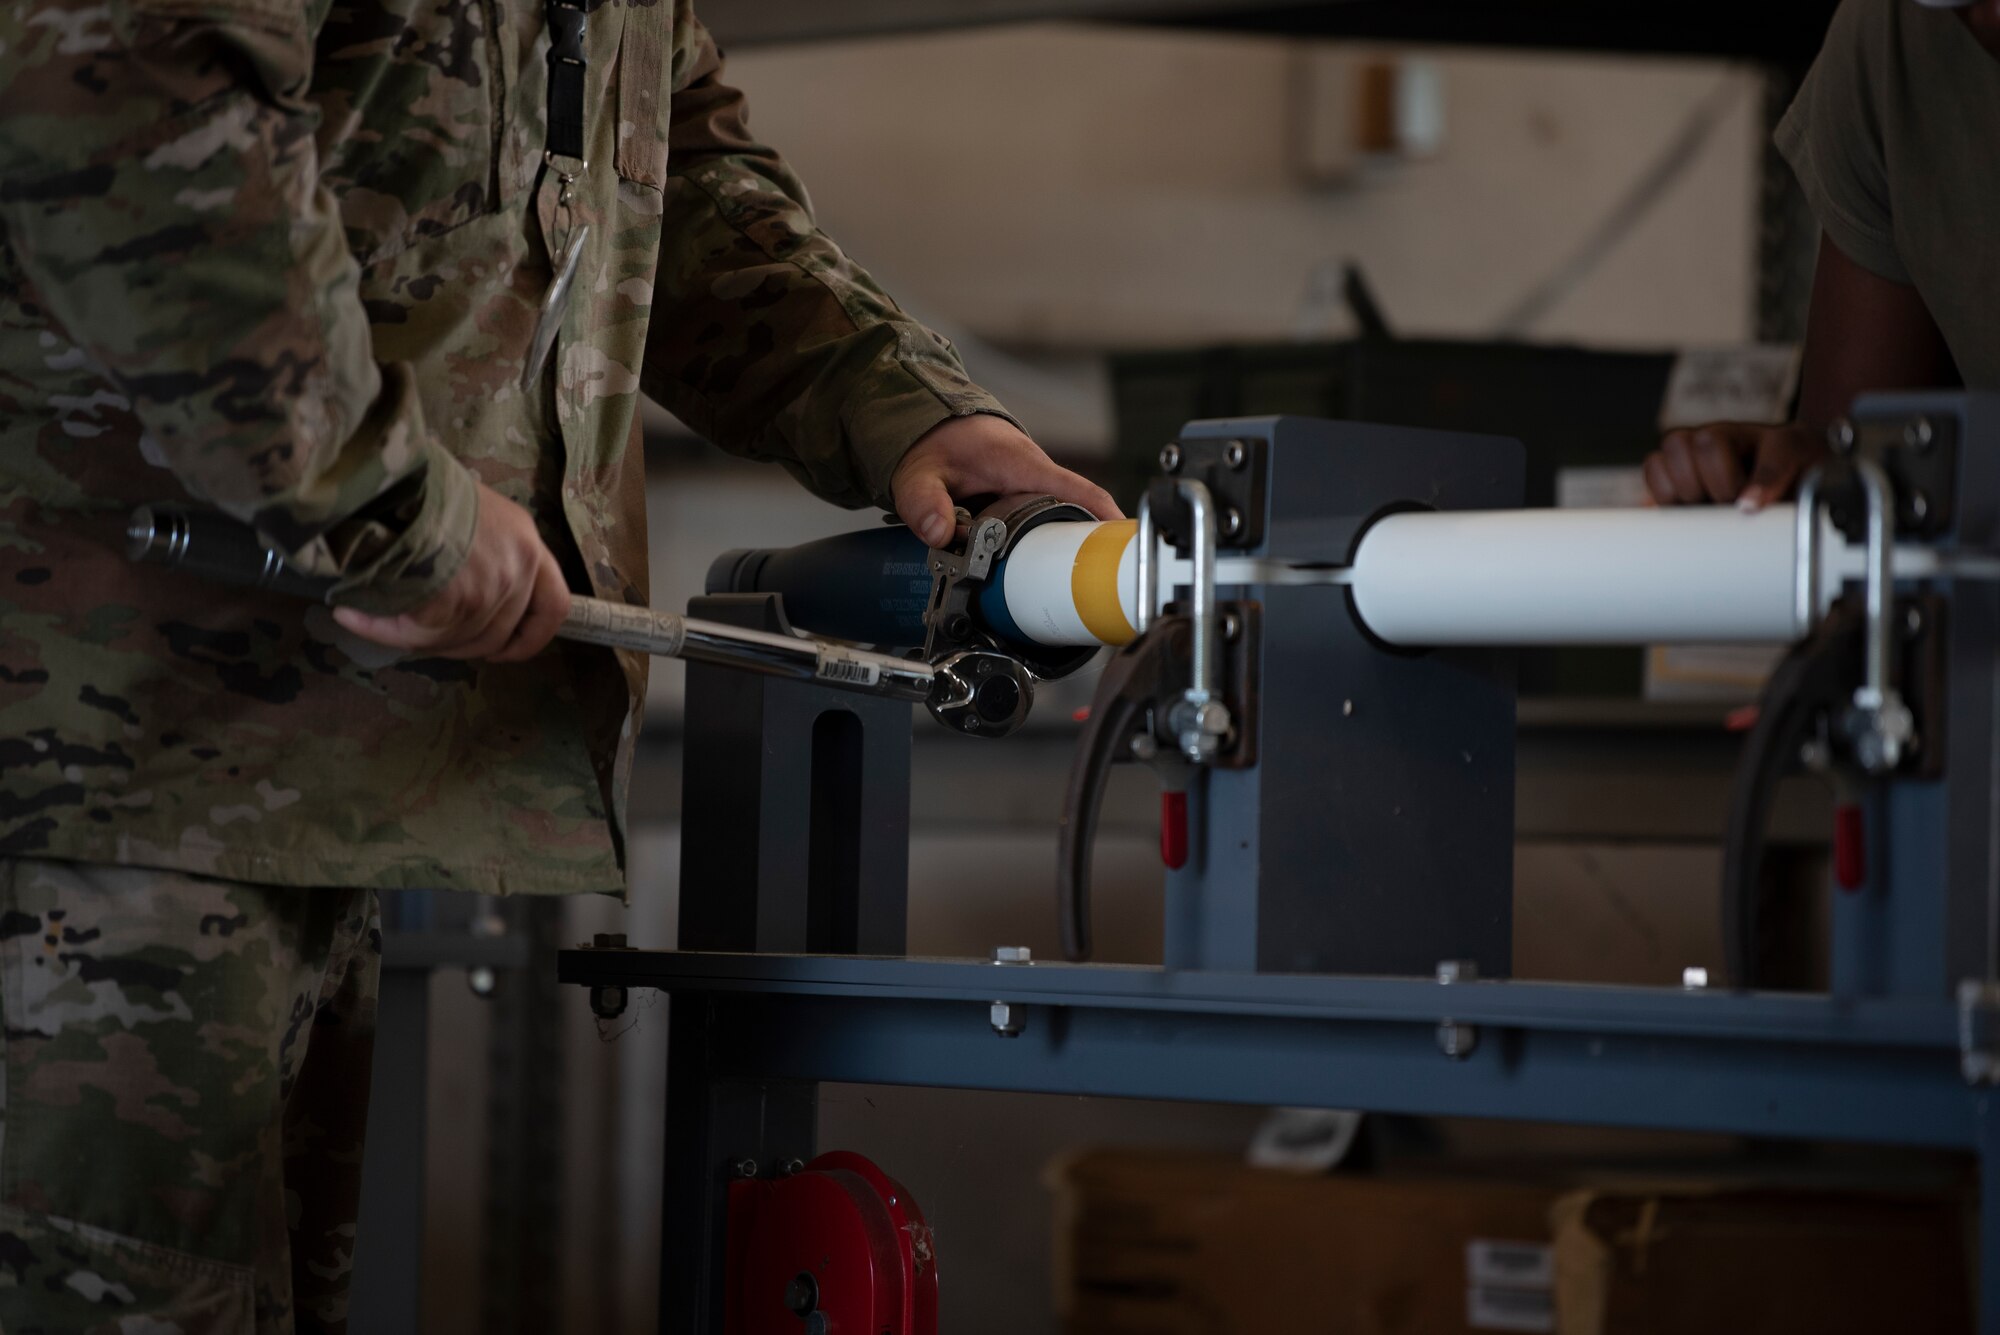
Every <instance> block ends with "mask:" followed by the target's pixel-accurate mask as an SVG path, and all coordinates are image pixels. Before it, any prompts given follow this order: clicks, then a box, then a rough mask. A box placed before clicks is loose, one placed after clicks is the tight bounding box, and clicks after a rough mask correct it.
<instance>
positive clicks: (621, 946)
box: [590, 932, 631, 950]
mask: <svg viewBox="0 0 2000 1335" xmlns="http://www.w3.org/2000/svg"><path fill="white" fill-rule="evenodd" d="M590 944H591V947H592V948H593V949H596V950H630V949H631V947H630V946H628V945H626V944H625V933H623V932H599V933H598V934H597V935H596V936H594V937H592V938H591V941H590Z"/></svg>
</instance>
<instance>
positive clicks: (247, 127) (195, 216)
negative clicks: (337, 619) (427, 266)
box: [0, 0, 478, 612]
mask: <svg viewBox="0 0 2000 1335" xmlns="http://www.w3.org/2000/svg"><path fill="white" fill-rule="evenodd" d="M325 8H326V7H325V5H324V4H316V5H310V6H302V5H297V4H291V3H286V2H285V0H110V3H105V0H29V2H28V3H25V4H17V5H8V6H4V7H0V241H4V243H5V244H7V245H8V246H10V247H11V248H12V249H13V251H14V252H15V255H16V257H17V259H18V261H19V264H20V266H21V269H22V270H23V271H24V272H25V274H26V275H27V279H28V284H29V288H30V291H29V293H28V296H29V299H31V300H33V301H35V302H36V303H37V304H39V305H41V306H42V307H43V308H44V309H45V310H46V311H47V312H48V313H49V314H50V315H51V316H52V317H53V318H54V319H55V320H56V321H57V322H58V323H60V324H61V325H62V326H63V328H64V329H65V330H66V331H67V332H68V333H69V335H70V337H71V338H72V339H73V340H74V341H75V343H76V344H77V346H78V347H79V348H80V349H82V351H83V354H84V355H85V356H87V357H88V358H89V359H91V360H92V361H93V362H95V363H96V364H97V366H98V367H99V368H101V370H102V371H103V373H104V375H105V376H106V378H107V380H108V385H107V388H106V390H105V392H106V393H107V394H110V395H113V396H114V397H116V398H118V399H121V400H123V402H122V403H120V404H118V405H117V406H119V407H126V406H129V408H130V409H131V411H132V412H133V413H135V414H136V415H137V417H138V419H139V421H140V423H141V424H142V426H143V428H144V431H145V435H144V438H143V439H142V441H141V448H142V449H143V450H145V451H146V453H147V457H148V458H149V459H151V460H152V461H153V462H155V463H157V464H161V465H163V466H165V467H166V468H168V469H170V470H171V471H172V472H173V474H174V475H175V476H176V477H177V478H178V479H179V481H180V482H181V484H182V485H183V486H184V487H186V489H187V490H188V491H189V492H191V493H192V494H193V495H195V496H196V497H197V498H200V499H202V500H203V501H205V502H207V503H209V504H212V505H214V506H216V507H218V508H219V509H221V510H224V511H226V512H228V513H230V514H232V515H234V516H236V517H237V518H239V519H242V520H245V521H246V522H250V523H254V524H255V525H256V526H257V528H258V529H259V530H260V531H261V532H262V533H263V534H264V535H265V536H266V538H268V539H269V540H271V541H273V542H275V543H277V544H278V545H280V546H282V547H283V548H284V549H285V550H286V551H288V552H289V553H291V554H292V555H293V556H294V557H295V558H296V559H297V561H298V563H299V564H301V565H303V566H304V567H306V568H307V569H310V570H313V571H315V572H316V573H320V574H325V575H330V576H337V577H338V584H337V585H336V588H335V594H334V596H335V598H336V600H338V601H342V602H346V603H350V604H353V605H355V606H359V607H362V608H365V609H368V610H372V611H383V612H388V611H399V610H403V609H405V608H407V607H409V606H411V605H414V604H415V603H417V602H419V601H421V600H422V599H423V598H425V597H427V596H428V595H429V594H430V593H432V592H434V591H435V590H436V589H437V588H439V587H440V586H442V585H443V584H444V582H445V581H446V580H448V579H449V578H450V577H451V575H452V573H453V572H454V571H455V570H456V569H457V567H458V565H459V563H460V562H461V561H462V560H463V559H464V554H465V552H466V550H467V548H468V547H469V546H470V543H471V539H472V532H473V526H474V523H475V519H476V509H477V503H478V501H477V498H478V492H477V488H476V486H475V484H474V482H473V480H472V476H471V474H470V473H468V472H467V471H466V470H465V469H464V468H463V466H462V465H460V464H458V463H457V462H456V461H455V460H453V459H452V458H451V457H450V456H449V455H448V454H447V453H446V451H445V450H444V449H443V447H442V446H440V445H439V444H438V443H437V442H436V441H435V440H434V439H432V437H431V436H430V435H429V433H428V432H427V431H426V430H425V426H424V421H423V417H422V414H421V412H420V410H419V406H418V401H417V397H416V393H415V387H414V385H413V383H412V378H411V372H410V369H409V368H408V367H407V366H402V365H390V366H380V365H377V364H376V362H375V360H374V356H373V352H372V349H371V346H370V341H369V330H368V320H367V316H366V314H365V313H364V311H363V308H362V304H361V300H360V297H359V295H358V290H357V285H358V279H359V272H358V270H357V268H356V265H355V263H354V260H353V258H352V256H351V255H350V254H349V252H348V248H347V245H346V240H345V234H344V232H343V230H342V226H341V222H340V217H339V213H338V210H337V207H336V205H335V203H334V200H333V197H332V196H331V195H330V194H329V193H328V191H327V190H325V189H324V188H323V187H322V186H321V185H320V184H319V179H318V178H319V164H318V152H317V149H316V146H315V139H314V133H315V130H316V128H317V120H318V117H317V112H316V110H315V108H314V105H313V103H311V102H310V101H309V100H308V99H307V97H306V90H307V88H308V85H309V83H310V80H311V75H312V63H313V55H312V53H313V28H314V24H315V22H316V18H317V17H318V16H323V15H324V13H325ZM309 11H310V12H309Z"/></svg>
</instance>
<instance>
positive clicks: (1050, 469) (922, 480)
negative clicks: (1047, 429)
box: [889, 413, 1122, 547]
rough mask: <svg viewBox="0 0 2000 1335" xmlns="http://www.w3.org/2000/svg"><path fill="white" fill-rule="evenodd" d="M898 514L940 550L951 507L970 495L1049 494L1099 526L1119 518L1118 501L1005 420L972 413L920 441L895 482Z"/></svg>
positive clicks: (898, 469) (892, 486) (947, 535)
mask: <svg viewBox="0 0 2000 1335" xmlns="http://www.w3.org/2000/svg"><path fill="white" fill-rule="evenodd" d="M889 491H890V494H891V496H892V497H893V498H894V500H895V502H896V514H897V515H898V516H900V517H901V519H902V521H903V522H904V523H905V524H908V525H909V526H910V529H911V531H912V532H914V533H915V534H916V535H917V536H918V537H920V538H922V539H923V540H924V541H925V542H927V543H929V544H930V545H931V546H933V547H938V546H942V545H943V544H944V543H946V542H949V541H950V540H951V532H952V504H953V502H954V500H955V499H957V498H960V497H966V496H989V495H991V496H1007V495H1013V494H1015V493H1019V492H1046V493H1047V494H1048V495H1050V496H1054V497H1056V498H1057V499H1058V500H1064V501H1073V502H1075V503H1076V504H1078V505H1081V506H1082V507H1083V508H1084V509H1086V510H1088V511H1090V512H1091V513H1092V514H1094V515H1096V516H1097V517H1098V518H1099V519H1118V518H1121V517H1122V516H1121V515H1120V514H1119V511H1118V505H1117V502H1115V501H1113V500H1112V499H1111V496H1110V493H1108V492H1106V491H1105V490H1104V488H1102V487H1100V486H1098V485H1097V484H1096V483H1094V482H1092V481H1090V480H1089V479H1087V478H1084V477H1080V476H1078V475H1077V474H1075V473H1072V472H1070V471H1069V469H1067V468H1063V467H1061V466H1060V465H1058V464H1057V463H1056V461H1055V460H1053V459H1051V458H1049V456H1048V455H1046V454H1044V453H1042V447H1041V446H1039V445H1037V444H1035V442H1034V441H1032V440H1030V439H1028V437H1027V436H1026V435H1024V434H1023V433H1022V431H1021V429H1020V428H1019V427H1017V426H1015V425H1014V424H1013V423H1012V422H1009V421H1008V420H1007V419H1006V418H1004V417H995V416H993V415H992V414H991V413H973V414H971V415H970V416H967V417H953V418H951V419H949V420H947V421H944V422H940V423H938V425H936V426H934V427H932V428H931V429H930V430H929V431H928V432H926V433H925V434H924V436H923V437H922V439H920V440H918V441H917V443H916V445H915V446H913V447H912V448H911V450H910V452H909V453H908V454H906V455H904V456H903V462H902V463H901V464H899V465H897V467H896V472H895V475H894V476H893V477H892V478H890V480H889Z"/></svg>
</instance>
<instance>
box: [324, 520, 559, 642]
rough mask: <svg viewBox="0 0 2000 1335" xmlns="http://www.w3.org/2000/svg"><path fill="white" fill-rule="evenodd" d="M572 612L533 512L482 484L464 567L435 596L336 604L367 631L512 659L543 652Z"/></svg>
mask: <svg viewBox="0 0 2000 1335" xmlns="http://www.w3.org/2000/svg"><path fill="white" fill-rule="evenodd" d="M568 615H569V589H568V587H567V586H566V585H565V584H564V583H563V577H562V568H561V567H560V566H558V565H557V564H556V558H555V556H554V554H553V553H551V552H550V551H549V549H548V548H547V547H546V546H544V545H543V543H542V539H541V535H540V534H538V533H536V532H535V521H534V520H533V519H532V518H530V517H529V515H528V512H527V511H526V510H523V509H522V508H521V507H520V506H518V505H516V504H514V502H512V501H510V500H508V499H507V498H506V497H505V496H502V495H501V494H500V493H499V492H497V491H494V490H493V489H492V488H490V487H488V486H487V485H486V484H485V483H483V482H482V483H481V484H480V485H479V526H478V528H477V530H476V531H475V532H474V534H473V539H472V551H471V552H470V553H469V554H468V555H467V556H466V558H465V564H464V565H462V566H460V567H459V568H458V573H457V574H456V575H453V576H452V577H451V582H450V583H449V584H446V585H445V586H444V588H442V589H440V590H439V591H438V592H437V593H436V594H434V595H433V596H432V597H431V598H430V600H429V601H427V602H425V603H423V604H421V605H420V606H418V607H416V608H415V609H413V610H411V611H408V612H405V613H403V614H402V615H401V616H370V615H368V614H367V613H365V612H359V611H356V610H355V609H354V608H351V607H336V608H334V609H333V616H334V620H336V621H338V622H339V623H340V624H341V625H343V626H345V627H346V628H347V629H349V630H351V631H353V632H354V633H355V634H356V635H359V636H362V637H363V638H364V639H369V640H373V641H375V642H376V643H377V644H386V645H388V646H390V647H391V648H394V649H403V650H406V651H408V652H410V653H412V654H421V655H422V656H424V657H426V658H484V659H489V660H491V661H493V662H495V663H512V662H517V661H519V660H520V659H523V658H528V657H531V656H532V655H534V654H537V653H540V652H541V651H542V648H543V646H545V645H547V644H548V642H549V641H550V640H551V639H552V638H554V636H555V633H556V630H557V628H559V627H560V626H561V625H562V622H563V618H564V617H566V616H568Z"/></svg>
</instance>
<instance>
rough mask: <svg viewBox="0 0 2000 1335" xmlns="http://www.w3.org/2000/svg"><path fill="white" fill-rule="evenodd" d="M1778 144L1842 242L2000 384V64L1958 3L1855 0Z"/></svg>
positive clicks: (1964, 370) (1845, 8)
mask: <svg viewBox="0 0 2000 1335" xmlns="http://www.w3.org/2000/svg"><path fill="white" fill-rule="evenodd" d="M1777 144H1778V149H1779V151H1780V152H1782V153H1783V154H1784V155H1785V159H1786V160H1787V161H1788V162H1790V163H1791V165H1792V170H1793V171H1794V172H1796V173H1797V174H1798V178H1799V184H1800V185H1801V186H1802V187H1804V189H1805V193H1806V198H1807V199H1808V200H1809V201H1810V202H1811V204H1812V208H1813V212H1814V213H1815V214H1817V215H1818V217H1819V222H1820V226H1821V227H1822V228H1824V229H1825V231H1826V234H1827V236H1829V237H1830V238H1832V240H1833V243H1834V244H1835V245H1836V246H1838V247H1840V249H1841V251H1842V252H1843V253H1844V254H1846V255H1847V257H1848V258H1849V259H1852V260H1853V261H1854V262H1855V263H1857V264H1859V265H1861V266H1862V267H1863V268H1865V269H1868V270H1871V271H1872V272H1874V273H1877V274H1880V275H1881V276H1882V277H1884V278H1887V279H1889V280H1891V281H1892V282H1897V283H1904V284H1908V285H1910V286H1913V287H1915V288H1916V289H1917V293H1918V295H1920V296H1921V297H1922V298H1923V301H1924V305H1925V306H1926V307H1928V308H1929V310H1930V313H1931V318H1932V319H1933V320H1935V321H1936V322H1937V326H1938V329H1939V331H1940V332H1942V333H1943V334H1944V338H1945V342H1946V343H1947V344H1948V345H1949V346H1950V348H1951V352H1952V356H1953V357H1954V358H1956V359H1957V362H1958V369H1959V374H1960V375H1961V376H1963V377H1964V379H1965V383H1966V385H1967V386H1968V387H1969V388H1973V389H2000V321H1996V320H1995V318H1994V311H1995V306H1996V298H2000V247H1995V246H1994V245H1993V244H1992V237H1993V225H1994V221H1995V219H1996V218H2000V171H1996V170H1995V168H1996V166H2000V61H1996V60H1995V59H1994V58H1993V57H1992V56H1990V55H1988V54H1987V52H1986V50H1985V48H1983V47H1982V46H1980V45H1979V43H1978V42H1976V41H1974V40H1973V37H1972V34H1971V33H1969V32H1967V31H1966V30H1965V27H1964V25H1963V24H1961V23H1960V22H1959V20H1958V17H1957V16H1956V15H1955V14H1953V13H1952V12H1951V11H1949V10H1939V9H1930V8H1926V7H1924V6H1922V5H1918V4H1915V3H1914V2H1913V0H1846V3H1844V4H1842V5H1841V7H1840V10H1839V12H1838V13H1836V14H1835V15H1834V19H1833V25H1832V27H1831V28H1830V29H1829V30H1828V32H1827V37H1826V44H1825V46H1824V47H1823V48H1821V51H1820V55H1819V59H1818V60H1817V61H1816V62H1814V64H1813V67H1812V72H1811V73H1810V74H1808V75H1807V76H1806V80H1805V83H1804V85H1803V86H1801V87H1800V89H1799V95H1798V98H1797V100H1796V101H1794V102H1793V104H1792V107H1791V110H1790V111H1789V112H1787V113H1786V115H1785V118H1784V120H1783V121H1782V122H1781V123H1780V124H1779V126H1778V134H1777Z"/></svg>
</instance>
